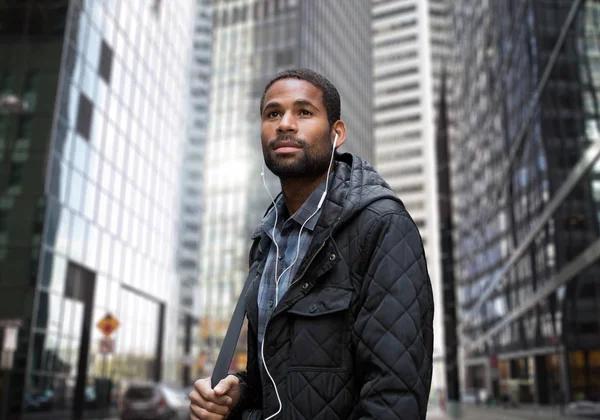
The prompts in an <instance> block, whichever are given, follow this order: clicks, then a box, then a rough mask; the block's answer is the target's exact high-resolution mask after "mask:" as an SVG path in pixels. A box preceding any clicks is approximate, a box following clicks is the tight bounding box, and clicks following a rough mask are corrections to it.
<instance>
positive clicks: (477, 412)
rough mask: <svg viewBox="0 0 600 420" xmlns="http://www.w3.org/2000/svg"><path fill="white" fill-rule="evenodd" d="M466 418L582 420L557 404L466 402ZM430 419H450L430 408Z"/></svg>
mask: <svg viewBox="0 0 600 420" xmlns="http://www.w3.org/2000/svg"><path fill="white" fill-rule="evenodd" d="M462 412H463V416H462V419H464V420H485V419H487V420H539V419H544V420H582V419H581V417H567V416H561V414H560V408H559V407H556V406H541V407H540V406H521V407H519V408H507V409H504V408H502V407H488V406H482V405H480V406H475V405H471V404H466V405H463V406H462ZM427 419H428V420H450V417H448V416H447V415H446V413H445V412H443V411H441V410H439V409H430V410H429V411H428V412H427Z"/></svg>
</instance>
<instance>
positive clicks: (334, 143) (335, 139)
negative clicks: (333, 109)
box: [333, 133, 338, 149]
mask: <svg viewBox="0 0 600 420" xmlns="http://www.w3.org/2000/svg"><path fill="white" fill-rule="evenodd" d="M337 138H338V134H337V133H335V138H334V139H333V148H334V149H335V145H336V144H337Z"/></svg>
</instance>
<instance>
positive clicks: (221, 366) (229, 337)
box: [210, 276, 252, 388]
mask: <svg viewBox="0 0 600 420" xmlns="http://www.w3.org/2000/svg"><path fill="white" fill-rule="evenodd" d="M250 283H252V277H251V276H248V278H247V279H246V282H245V283H244V287H243V288H242V292H241V293H240V297H239V298H238V301H237V304H236V305H235V309H234V311H233V316H232V317H231V321H230V322H229V327H228V328H227V332H226V333H225V339H224V340H223V345H221V350H220V351H219V356H218V357H217V361H216V363H215V368H214V370H213V373H212V376H211V378H210V383H211V386H212V388H214V387H215V386H217V384H218V383H219V382H220V381H221V380H222V379H224V378H225V377H226V376H227V374H228V373H229V367H230V366H231V362H232V360H233V356H234V353H235V347H236V345H237V342H238V339H239V338H240V332H241V331H242V326H243V324H244V315H245V314H246V294H247V293H248V288H249V287H250Z"/></svg>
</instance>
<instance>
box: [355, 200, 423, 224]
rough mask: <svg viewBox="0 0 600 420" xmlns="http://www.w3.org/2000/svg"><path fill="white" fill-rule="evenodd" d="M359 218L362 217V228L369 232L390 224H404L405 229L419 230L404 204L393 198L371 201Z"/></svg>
mask: <svg viewBox="0 0 600 420" xmlns="http://www.w3.org/2000/svg"><path fill="white" fill-rule="evenodd" d="M358 219H360V226H361V227H362V230H367V231H369V232H373V231H377V230H382V229H386V228H389V227H390V226H404V229H408V230H412V229H414V230H417V226H416V224H415V223H414V221H413V219H412V217H411V216H410V214H409V213H408V211H407V210H406V207H404V204H403V203H402V202H401V201H399V200H394V199H391V198H384V199H381V200H377V201H374V202H373V203H370V204H369V205H368V206H366V207H365V208H364V209H363V210H362V212H361V214H360V216H359V217H358Z"/></svg>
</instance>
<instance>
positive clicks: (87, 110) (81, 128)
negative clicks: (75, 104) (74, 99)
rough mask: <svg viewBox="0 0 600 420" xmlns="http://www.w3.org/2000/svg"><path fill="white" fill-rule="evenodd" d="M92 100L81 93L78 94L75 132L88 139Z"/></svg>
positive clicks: (90, 127)
mask: <svg viewBox="0 0 600 420" xmlns="http://www.w3.org/2000/svg"><path fill="white" fill-rule="evenodd" d="M92 115H93V105H92V102H91V101H90V100H89V99H88V97H87V96H85V95H84V94H83V93H80V94H79V108H78V110H77V133H79V134H80V135H81V136H82V137H83V138H85V139H86V140H89V139H90V131H91V129H92Z"/></svg>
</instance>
